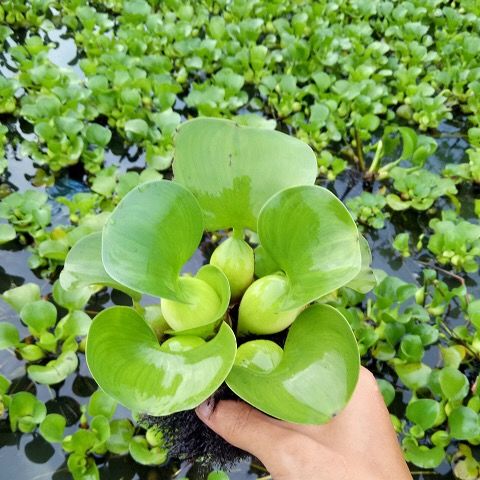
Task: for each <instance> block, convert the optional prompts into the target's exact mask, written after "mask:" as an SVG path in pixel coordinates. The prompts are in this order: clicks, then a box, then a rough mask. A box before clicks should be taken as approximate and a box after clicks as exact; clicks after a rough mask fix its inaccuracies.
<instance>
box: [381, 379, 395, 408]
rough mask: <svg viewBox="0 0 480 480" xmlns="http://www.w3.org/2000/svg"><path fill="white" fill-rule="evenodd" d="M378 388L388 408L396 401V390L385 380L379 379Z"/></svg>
mask: <svg viewBox="0 0 480 480" xmlns="http://www.w3.org/2000/svg"><path fill="white" fill-rule="evenodd" d="M377 383H378V387H379V388H380V392H381V393H382V396H383V400H385V405H386V406H387V407H388V406H389V405H390V404H391V403H392V402H393V400H394V399H395V388H394V387H393V385H392V384H391V383H390V382H388V381H387V380H385V379H383V378H377Z"/></svg>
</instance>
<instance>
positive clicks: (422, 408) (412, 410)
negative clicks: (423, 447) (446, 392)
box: [407, 398, 442, 430]
mask: <svg viewBox="0 0 480 480" xmlns="http://www.w3.org/2000/svg"><path fill="white" fill-rule="evenodd" d="M441 408H442V407H441V405H440V403H438V402H436V401H435V400H431V399H429V398H422V399H421V400H414V401H413V402H411V403H409V404H408V406H407V418H408V419H409V420H410V421H411V422H413V423H415V424H416V425H420V426H421V427H422V428H423V430H428V429H429V428H431V427H433V426H434V425H435V424H436V423H437V420H438V418H439V416H440V414H441Z"/></svg>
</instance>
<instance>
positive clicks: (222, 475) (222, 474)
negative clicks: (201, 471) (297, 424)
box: [207, 470, 230, 480]
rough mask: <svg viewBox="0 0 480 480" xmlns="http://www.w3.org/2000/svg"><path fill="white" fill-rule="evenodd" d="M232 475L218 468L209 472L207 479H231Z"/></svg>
mask: <svg viewBox="0 0 480 480" xmlns="http://www.w3.org/2000/svg"><path fill="white" fill-rule="evenodd" d="M229 479H230V477H229V476H228V474H227V473H225V472H222V471H221V470H216V471H214V472H210V473H209V474H208V477H207V480H229Z"/></svg>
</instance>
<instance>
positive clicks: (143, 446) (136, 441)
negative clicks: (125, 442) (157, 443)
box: [129, 435, 168, 465]
mask: <svg viewBox="0 0 480 480" xmlns="http://www.w3.org/2000/svg"><path fill="white" fill-rule="evenodd" d="M129 450H130V455H131V456H132V458H133V459H134V460H135V461H136V462H138V463H140V464H142V465H161V464H162V463H165V462H166V460H167V456H168V451H167V450H165V449H163V448H160V447H154V448H152V449H150V448H149V446H148V443H147V440H146V439H145V437H143V436H141V435H137V436H135V437H133V438H132V439H131V440H130V445H129Z"/></svg>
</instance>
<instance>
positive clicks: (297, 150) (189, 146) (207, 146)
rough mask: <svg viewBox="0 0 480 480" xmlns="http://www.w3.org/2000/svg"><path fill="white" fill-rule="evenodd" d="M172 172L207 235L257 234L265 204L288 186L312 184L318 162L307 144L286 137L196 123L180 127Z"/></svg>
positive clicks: (203, 121) (212, 121)
mask: <svg viewBox="0 0 480 480" xmlns="http://www.w3.org/2000/svg"><path fill="white" fill-rule="evenodd" d="M173 171H174V174H175V181H176V182H178V183H180V184H182V185H184V186H186V187H187V188H188V189H189V190H190V191H191V192H192V193H193V194H194V195H195V197H196V198H197V199H198V201H199V203H200V205H201V207H202V209H203V213H204V218H205V228H206V229H207V230H220V229H223V228H229V227H235V228H238V229H239V230H241V229H242V228H249V229H251V230H254V231H256V230H257V218H258V214H259V212H260V209H261V208H262V206H263V204H264V203H265V202H266V201H267V199H268V198H270V197H271V196H272V195H273V194H274V193H276V192H278V191H280V190H282V189H284V188H287V187H291V186H294V185H304V184H313V183H314V182H315V178H316V175H317V161H316V158H315V154H314V153H313V152H312V150H311V149H310V147H309V146H308V145H307V144H305V143H303V142H301V141H299V140H297V139H296V138H294V137H291V136H289V135H285V134H283V133H280V132H277V131H273V130H265V129H259V128H250V127H243V126H239V125H238V124H236V123H235V122H233V121H230V120H223V119H214V118H198V119H194V120H190V121H188V122H185V123H183V124H182V125H181V126H180V127H179V130H178V134H177V136H176V140H175V160H174V162H173Z"/></svg>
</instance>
